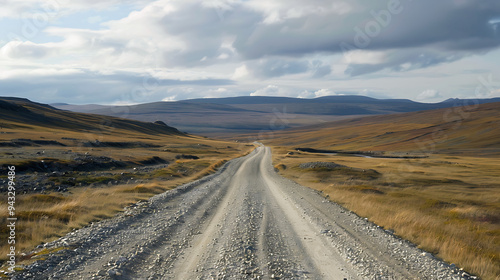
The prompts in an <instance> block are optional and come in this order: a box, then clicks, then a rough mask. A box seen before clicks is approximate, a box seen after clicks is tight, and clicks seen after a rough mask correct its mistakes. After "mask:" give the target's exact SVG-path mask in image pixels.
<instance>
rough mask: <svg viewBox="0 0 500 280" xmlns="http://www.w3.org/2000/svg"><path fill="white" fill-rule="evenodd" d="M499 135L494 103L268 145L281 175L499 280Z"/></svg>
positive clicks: (374, 121)
mask: <svg viewBox="0 0 500 280" xmlns="http://www.w3.org/2000/svg"><path fill="white" fill-rule="evenodd" d="M499 128H500V103H498V102H497V103H490V104H478V105H470V106H462V107H453V108H447V109H438V110H430V111H420V112H413V113H403V114H391V115H379V116H371V117H363V118H355V119H350V120H343V121H335V122H329V123H324V124H321V125H315V126H308V127H303V128H296V129H288V130H283V131H278V132H274V133H273V134H269V135H264V136H270V137H267V139H262V140H261V141H262V142H263V143H265V144H267V145H272V146H273V162H274V164H275V168H276V170H278V172H280V174H282V175H283V176H286V177H288V178H290V179H292V180H295V181H297V182H298V183H300V184H302V185H305V186H308V187H311V188H314V189H316V190H318V191H320V192H321V193H322V194H323V195H324V196H325V197H327V198H329V199H331V200H333V201H335V202H337V203H340V204H342V205H343V206H345V207H346V208H348V209H350V210H352V211H354V212H355V213H357V214H358V215H360V216H362V217H366V218H368V219H369V220H370V221H373V222H374V223H376V224H377V225H379V226H382V227H384V228H385V229H387V230H391V231H393V232H395V234H396V235H398V236H401V237H403V238H405V239H408V240H410V241H412V242H413V243H415V244H417V245H418V246H419V247H420V248H423V249H425V250H427V251H428V252H431V253H433V254H434V255H436V256H437V257H439V258H442V259H444V260H446V261H447V262H449V263H455V264H457V265H458V266H459V267H462V268H464V269H465V270H466V271H468V272H471V273H474V274H476V275H479V276H480V277H481V279H492V280H497V279H498V275H500V184H499V183H498V178H499V176H500V171H499V170H500V159H499V154H500V129H499ZM261 136H262V135H261ZM248 137H251V136H246V137H242V139H246V138H248ZM255 137H256V138H257V137H258V136H256V135H255ZM296 148H302V149H300V150H299V151H297V149H296ZM306 148H311V149H306ZM314 149H315V150H314ZM328 152H329V153H328Z"/></svg>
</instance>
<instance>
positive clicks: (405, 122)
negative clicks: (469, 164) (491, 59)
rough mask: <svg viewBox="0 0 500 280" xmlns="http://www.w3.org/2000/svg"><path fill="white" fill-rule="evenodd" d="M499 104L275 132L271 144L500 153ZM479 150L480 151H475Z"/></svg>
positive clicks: (369, 149) (383, 116)
mask: <svg viewBox="0 0 500 280" xmlns="http://www.w3.org/2000/svg"><path fill="white" fill-rule="evenodd" d="M499 124H500V103H490V104H482V105H477V106H469V107H455V108H447V109H440V110H431V111H421V112H414V113H404V114H391V115H381V116H371V117H364V118H357V119H350V120H342V121H336V122H327V123H324V124H320V125H314V126H308V127H301V128H296V129H289V130H284V131H276V132H275V133H273V134H272V135H271V136H270V139H267V140H264V139H261V140H262V141H263V142H264V143H265V144H269V145H274V146H278V145H279V146H283V145H285V146H292V145H293V146H294V147H301V148H317V149H332V150H344V151H346V150H355V151H360V150H361V151H405V152H406V151H415V152H419V153H434V152H440V153H454V154H456V153H458V152H460V153H465V154H469V155H473V154H474V153H477V152H481V153H483V154H492V153H496V154H497V155H498V154H499V153H500V142H499V139H500V134H499V133H500V130H498V129H495V127H498V125H499ZM478 149H479V150H478Z"/></svg>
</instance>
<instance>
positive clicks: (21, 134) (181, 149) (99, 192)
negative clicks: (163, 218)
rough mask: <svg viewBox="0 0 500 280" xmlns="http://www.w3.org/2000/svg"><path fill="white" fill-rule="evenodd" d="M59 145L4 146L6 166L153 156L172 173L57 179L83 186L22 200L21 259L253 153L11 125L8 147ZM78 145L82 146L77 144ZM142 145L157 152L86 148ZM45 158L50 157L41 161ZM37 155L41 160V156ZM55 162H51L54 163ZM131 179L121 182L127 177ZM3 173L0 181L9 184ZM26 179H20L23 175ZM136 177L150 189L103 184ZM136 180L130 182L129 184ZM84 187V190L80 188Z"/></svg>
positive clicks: (2, 205)
mask: <svg viewBox="0 0 500 280" xmlns="http://www.w3.org/2000/svg"><path fill="white" fill-rule="evenodd" d="M19 138H23V139H32V140H52V141H57V142H60V143H63V144H64V145H66V146H63V147H61V146H34V147H19V148H16V147H3V148H2V147H0V166H2V165H22V164H23V163H26V162H29V161H40V160H43V159H44V158H46V157H51V158H53V160H55V161H58V162H59V163H61V164H63V163H68V162H72V161H74V157H75V154H85V153H87V154H89V155H92V156H95V157H100V156H105V157H109V158H112V159H114V160H116V161H121V162H125V163H127V164H132V165H134V164H141V162H144V161H145V160H148V159H151V158H152V157H155V156H157V157H160V158H161V159H163V160H166V161H167V162H169V163H170V164H169V165H168V167H167V168H164V169H157V170H154V171H152V172H142V171H139V170H138V171H137V172H135V171H134V172H132V171H130V170H131V168H130V167H129V168H128V169H127V170H120V169H116V168H113V169H114V170H106V171H105V172H106V173H107V175H101V173H99V172H97V173H96V174H94V173H93V172H87V173H86V174H85V175H84V174H81V173H76V172H69V173H68V174H66V175H64V176H61V177H55V178H53V180H52V181H53V182H54V183H55V184H56V185H57V184H60V183H61V182H63V181H64V180H65V179H67V178H66V177H76V181H75V182H77V183H78V182H80V183H82V186H81V187H72V188H70V189H69V192H67V193H63V194H61V193H45V194H19V193H18V194H17V196H16V216H17V218H18V221H17V227H16V239H17V240H16V250H17V252H16V253H17V256H18V257H19V256H20V254H21V253H23V252H27V251H29V250H31V249H33V248H34V247H35V246H37V245H38V244H40V243H41V242H49V241H51V240H54V239H56V238H58V237H60V236H63V235H64V234H66V233H68V232H69V231H71V230H72V229H76V228H81V227H83V226H86V225H88V224H89V223H90V222H92V221H97V220H100V219H104V218H108V217H112V216H113V215H115V214H116V213H117V212H119V211H122V210H123V208H124V207H125V206H127V205H129V204H132V203H135V202H137V201H139V200H145V199H148V198H150V197H151V196H153V195H155V194H158V193H161V192H164V191H166V190H169V189H172V188H175V187H176V186H179V185H181V184H184V183H188V182H190V181H193V180H195V179H198V178H201V177H203V176H205V175H208V174H211V173H213V172H215V171H216V170H217V168H219V167H220V166H221V165H222V164H224V163H225V162H226V161H227V160H229V159H232V158H235V157H238V156H241V155H243V154H245V153H248V152H249V151H250V150H252V149H253V148H254V147H253V146H252V145H246V144H238V143H235V142H227V141H219V140H211V139H206V138H204V137H198V136H182V135H165V134H158V135H155V134H147V133H143V132H140V131H133V130H130V129H129V130H124V129H120V128H111V129H108V128H106V129H96V130H91V131H76V130H67V129H62V128H45V127H40V126H36V125H25V126H23V127H20V126H14V125H12V126H10V127H9V126H4V128H3V129H2V134H0V140H1V141H10V140H11V139H19ZM74 139H77V140H74ZM95 140H99V141H101V142H104V141H107V142H140V143H143V144H146V146H148V145H149V146H150V147H135V148H120V147H85V146H82V145H80V143H81V142H82V141H87V142H88V141H95ZM42 151H43V154H39V153H41V152H42ZM37 153H38V154H37ZM179 154H189V155H196V156H198V157H199V158H200V159H199V160H179V161H176V159H175V157H176V156H177V155H179ZM48 155H50V156H48ZM121 172H122V173H123V172H124V174H125V175H123V174H122V175H120V173H121ZM5 175H6V174H4V173H3V172H2V174H0V178H3V179H5V178H6V176H5ZM18 175H20V174H18ZM124 176H125V177H126V176H129V177H134V180H131V181H135V180H137V179H139V180H142V181H145V182H146V183H141V184H137V183H130V184H122V185H111V184H110V185H108V184H103V183H106V182H107V181H109V180H111V179H113V181H114V180H116V179H117V178H120V177H124ZM129 179H130V178H129ZM76 185H79V184H76ZM6 202H7V198H6V194H5V193H3V194H0V221H1V223H2V224H3V225H6V223H7V220H6V219H7V217H8V216H7V214H8V213H7V211H6V209H7V206H6ZM7 229H8V228H7V227H5V226H4V227H1V229H0V239H2V240H7V234H8V232H7ZM7 245H8V244H7V242H3V243H2V244H1V246H0V261H1V260H5V259H6V254H7V248H8V247H7Z"/></svg>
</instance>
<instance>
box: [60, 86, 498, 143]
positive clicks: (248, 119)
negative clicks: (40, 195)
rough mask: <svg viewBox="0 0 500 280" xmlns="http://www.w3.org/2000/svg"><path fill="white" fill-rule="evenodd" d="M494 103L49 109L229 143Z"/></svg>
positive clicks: (264, 102) (332, 99)
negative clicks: (153, 124) (155, 126)
mask: <svg viewBox="0 0 500 280" xmlns="http://www.w3.org/2000/svg"><path fill="white" fill-rule="evenodd" d="M492 102H500V98H491V99H448V100H446V101H443V102H440V103H419V102H415V101H411V100H407V99H375V98H370V97H366V96H325V97H319V98H314V99H303V98H290V97H268V96H240V97H228V98H203V99H191V100H183V101H176V102H153V103H145V104H138V105H129V106H103V105H94V104H89V105H70V104H62V103H57V104H51V105H52V106H54V107H56V108H59V109H63V110H70V111H75V112H82V113H92V114H100V115H107V116H114V117H121V118H129V119H134V120H139V121H145V122H154V121H163V122H165V123H166V124H168V125H170V126H173V127H176V128H178V129H179V130H181V131H184V132H188V133H192V134H200V135H204V136H209V137H227V136H230V137H231V136H235V135H237V134H246V133H259V132H265V131H276V130H281V129H286V128H294V127H301V126H310V125H316V124H321V123H325V122H329V121H336V120H342V119H346V118H352V117H359V116H369V115H383V114H393V113H405V112H415V111H423V110H432V109H441V108H449V107H455V106H462V105H468V104H484V103H492ZM208 116H209V117H208Z"/></svg>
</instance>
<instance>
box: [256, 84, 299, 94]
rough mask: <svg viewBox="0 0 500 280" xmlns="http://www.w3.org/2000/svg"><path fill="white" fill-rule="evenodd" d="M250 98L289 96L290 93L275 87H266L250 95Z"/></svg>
mask: <svg viewBox="0 0 500 280" xmlns="http://www.w3.org/2000/svg"><path fill="white" fill-rule="evenodd" d="M250 96H290V91H289V90H287V89H285V88H282V87H278V86H276V85H268V86H267V87H265V88H261V89H258V90H256V91H254V92H252V93H250Z"/></svg>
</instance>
